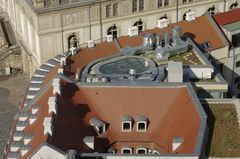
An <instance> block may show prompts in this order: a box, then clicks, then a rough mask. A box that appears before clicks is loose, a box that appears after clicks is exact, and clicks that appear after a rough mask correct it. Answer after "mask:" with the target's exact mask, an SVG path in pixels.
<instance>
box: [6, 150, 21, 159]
mask: <svg viewBox="0 0 240 159" xmlns="http://www.w3.org/2000/svg"><path fill="white" fill-rule="evenodd" d="M20 157H21V156H20V153H18V152H9V153H8V155H7V159H19V158H20Z"/></svg>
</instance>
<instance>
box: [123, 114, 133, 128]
mask: <svg viewBox="0 0 240 159" xmlns="http://www.w3.org/2000/svg"><path fill="white" fill-rule="evenodd" d="M122 131H125V132H129V131H132V117H131V116H129V115H123V116H122Z"/></svg>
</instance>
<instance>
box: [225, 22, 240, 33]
mask: <svg viewBox="0 0 240 159" xmlns="http://www.w3.org/2000/svg"><path fill="white" fill-rule="evenodd" d="M223 28H225V29H226V30H228V31H235V30H239V29H240V21H238V22H235V23H231V24H227V25H224V26H223Z"/></svg>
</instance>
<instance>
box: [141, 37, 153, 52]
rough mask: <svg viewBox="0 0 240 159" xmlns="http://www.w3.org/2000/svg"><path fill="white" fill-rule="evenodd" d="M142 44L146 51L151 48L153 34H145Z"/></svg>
mask: <svg viewBox="0 0 240 159" xmlns="http://www.w3.org/2000/svg"><path fill="white" fill-rule="evenodd" d="M143 46H144V48H145V49H146V50H147V51H150V50H153V35H152V34H145V35H144V36H143Z"/></svg>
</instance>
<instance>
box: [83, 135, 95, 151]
mask: <svg viewBox="0 0 240 159" xmlns="http://www.w3.org/2000/svg"><path fill="white" fill-rule="evenodd" d="M83 142H84V143H85V144H86V145H87V146H88V147H89V148H90V149H92V150H94V136H86V137H84V138H83Z"/></svg>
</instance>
